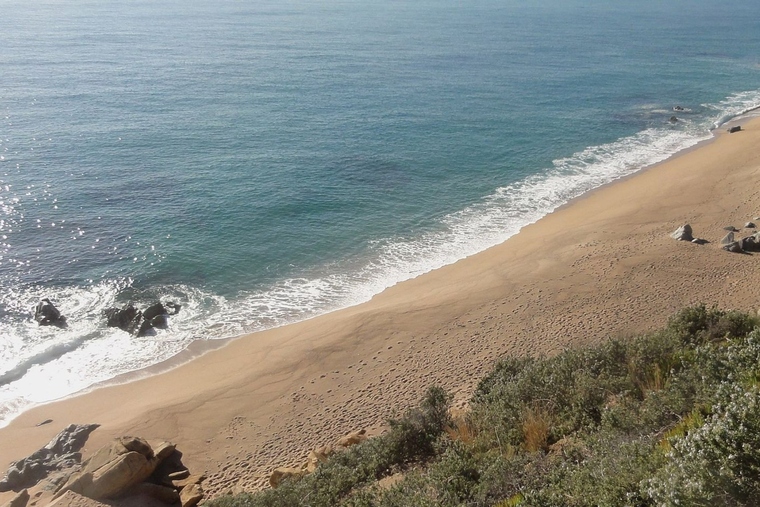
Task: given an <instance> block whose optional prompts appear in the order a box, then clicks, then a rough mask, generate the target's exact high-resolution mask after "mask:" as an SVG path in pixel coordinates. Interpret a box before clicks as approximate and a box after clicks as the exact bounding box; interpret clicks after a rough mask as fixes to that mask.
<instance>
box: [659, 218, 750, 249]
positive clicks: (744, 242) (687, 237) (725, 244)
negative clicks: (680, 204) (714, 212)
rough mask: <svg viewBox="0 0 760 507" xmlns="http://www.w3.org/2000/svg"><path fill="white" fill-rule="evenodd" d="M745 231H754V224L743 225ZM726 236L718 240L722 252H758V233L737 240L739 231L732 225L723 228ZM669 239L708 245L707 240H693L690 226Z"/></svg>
mask: <svg viewBox="0 0 760 507" xmlns="http://www.w3.org/2000/svg"><path fill="white" fill-rule="evenodd" d="M744 228H745V229H755V228H756V225H755V224H754V222H747V223H746V224H744ZM723 230H725V231H727V234H726V235H725V236H723V238H722V239H721V240H720V244H721V245H722V248H723V250H726V251H728V252H733V253H745V252H760V232H755V233H754V234H751V235H749V236H745V237H743V238H739V239H737V237H736V233H738V232H740V231H739V229H737V228H736V227H734V226H733V225H729V226H727V227H724V228H723ZM670 237H671V238H673V239H676V240H679V241H691V242H692V243H700V244H703V243H708V241H707V240H704V239H700V238H695V237H694V236H693V235H692V229H691V225H689V224H684V225H682V226H681V227H679V228H678V229H676V230H675V231H673V232H672V233H671V234H670Z"/></svg>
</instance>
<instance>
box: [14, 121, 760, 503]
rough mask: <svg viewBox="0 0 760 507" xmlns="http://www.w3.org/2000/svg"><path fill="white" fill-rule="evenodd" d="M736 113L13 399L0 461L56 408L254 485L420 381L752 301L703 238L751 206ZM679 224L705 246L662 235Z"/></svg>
mask: <svg viewBox="0 0 760 507" xmlns="http://www.w3.org/2000/svg"><path fill="white" fill-rule="evenodd" d="M743 123H744V128H745V131H743V132H740V133H735V134H730V135H729V134H719V135H718V138H717V139H716V140H715V141H713V142H710V143H707V144H705V145H703V146H701V147H699V148H697V149H694V150H691V151H688V152H686V153H684V154H682V155H680V156H678V157H676V158H673V159H671V160H669V161H667V162H665V163H663V164H660V165H658V166H656V167H653V168H651V169H648V170H646V171H644V172H641V173H639V174H637V175H635V176H633V177H630V178H628V179H626V180H624V181H620V182H617V183H614V184H612V185H608V186H606V187H604V188H602V189H599V190H597V191H594V192H592V193H591V194H589V195H587V196H584V197H583V198H581V199H579V200H576V201H575V202H573V203H571V204H570V205H568V206H566V207H564V208H563V209H561V210H558V211H557V212H555V213H553V214H551V215H549V216H547V217H545V218H544V219H542V220H540V221H539V222H537V223H536V224H534V225H531V226H528V227H526V228H525V229H524V230H523V231H522V232H520V233H519V234H518V235H516V236H515V237H513V238H511V239H510V240H508V241H506V242H505V243H503V244H501V245H499V246H496V247H494V248H491V249H490V250H488V251H485V252H483V253H481V254H478V255H475V256H473V257H470V258H467V259H464V260H462V261H459V262H457V263H456V264H453V265H451V266H447V267H444V268H442V269H439V270H436V271H434V272H431V273H428V274H426V275H423V276H420V277H418V278H416V279H414V280H410V281H408V282H404V283H401V284H398V285H397V286H395V287H392V288H391V289H388V290H387V291H385V292H383V293H382V294H380V295H378V296H376V297H375V298H373V299H372V300H371V301H370V302H368V303H365V304H362V305H359V306H356V307H353V308H348V309H345V310H341V311H338V312H334V313H331V314H329V315H325V316H322V317H319V318H315V319H312V320H309V321H306V322H302V323H299V324H294V325H290V326H286V327H283V328H279V329H275V330H270V331H266V332H262V333H256V334H252V335H249V336H246V337H243V338H241V339H238V340H234V341H232V342H230V343H229V344H228V345H226V346H225V347H223V348H221V349H218V350H215V351H211V352H209V353H207V354H205V355H203V356H201V357H199V358H197V359H195V360H193V361H191V362H189V363H187V364H185V365H183V366H180V367H178V368H176V369H173V370H171V371H169V372H167V373H163V374H160V375H155V376H151V377H148V378H145V379H142V380H137V381H134V382H130V383H128V384H123V385H118V386H111V387H106V388H102V389H98V390H95V391H93V392H91V393H88V394H85V395H81V396H77V397H74V398H70V399H67V400H63V401H60V402H56V403H51V404H48V405H45V406H41V407H37V408H35V409H33V410H30V411H28V412H26V413H24V414H22V415H21V416H20V417H18V418H17V419H16V420H15V421H13V422H12V423H11V424H10V425H9V426H8V427H6V428H4V429H2V430H0V469H2V470H4V469H5V465H6V464H7V463H9V462H10V461H12V460H15V459H18V458H21V457H23V456H26V455H28V454H29V453H30V452H33V451H34V450H36V449H37V448H39V447H41V446H42V445H44V444H45V443H46V442H47V441H48V440H49V439H50V438H51V437H53V436H54V435H55V434H56V433H57V432H58V431H59V430H60V429H62V428H63V427H64V426H65V425H67V424H69V423H71V422H75V423H100V424H101V425H102V426H101V427H100V428H99V429H98V430H96V431H95V432H94V433H93V434H92V436H91V437H90V441H89V442H88V445H87V447H86V452H85V455H87V452H92V451H93V450H95V449H97V448H98V447H99V446H101V445H103V444H104V443H106V442H107V441H108V440H110V439H111V438H113V437H115V436H119V435H124V434H129V435H137V436H143V437H145V438H149V439H154V438H155V439H168V440H171V441H174V442H176V443H177V444H178V446H179V449H180V450H181V451H182V452H183V453H184V458H183V459H184V462H185V463H186V464H187V465H189V467H190V469H191V470H192V471H193V472H201V471H204V470H205V471H207V472H208V474H209V479H208V481H207V482H206V484H205V485H206V488H207V490H208V491H209V492H210V493H211V494H212V495H218V494H220V493H222V492H225V491H228V490H229V489H230V488H233V487H238V488H243V489H255V488H258V487H261V486H262V485H263V484H265V483H266V477H267V473H268V472H269V471H270V470H271V469H272V468H274V467H276V466H283V465H299V464H300V463H301V462H303V461H304V459H305V458H306V456H307V454H308V451H309V450H310V449H312V448H314V447H316V446H319V445H324V444H327V443H331V442H333V441H334V440H335V439H336V438H338V437H340V436H342V435H344V434H346V433H348V432H349V431H352V430H355V429H358V428H367V429H369V430H370V431H375V432H376V431H378V430H379V429H380V428H381V427H382V425H383V424H384V421H385V420H386V419H387V418H388V417H389V416H392V415H394V414H398V413H400V412H401V411H403V410H404V409H406V408H407V407H409V406H411V405H412V404H414V403H416V402H417V401H418V400H419V398H420V396H421V395H422V393H423V392H424V390H425V389H426V388H427V387H428V386H430V385H431V384H438V385H441V386H443V387H445V388H446V389H447V390H449V391H450V392H452V393H454V394H455V399H456V400H457V402H458V403H462V402H463V401H464V400H466V399H467V398H468V396H469V394H470V393H471V392H472V389H473V387H474V386H475V385H476V383H477V381H478V379H479V378H480V377H481V376H482V375H483V374H485V373H486V372H487V371H488V370H489V369H490V368H491V366H492V365H493V363H494V361H495V360H496V359H497V358H499V357H501V356H504V355H505V354H533V355H537V354H553V353H556V352H558V351H560V350H562V349H564V348H566V347H573V346H579V345H583V344H589V343H595V342H600V341H602V340H605V339H608V338H610V337H620V336H625V335H629V334H631V333H634V332H639V331H642V330H647V329H651V328H655V327H658V326H661V325H662V324H664V323H665V322H666V320H667V319H668V317H669V316H671V315H672V314H673V313H674V312H676V311H677V310H678V309H680V308H682V307H684V306H686V305H690V304H694V303H699V302H704V303H706V304H708V305H713V304H717V305H719V306H720V307H723V308H737V309H743V310H754V309H755V308H757V306H758V305H760V269H758V268H759V267H760V255H742V254H731V253H728V252H725V251H723V250H721V247H720V244H719V242H720V239H721V238H722V237H723V235H724V234H725V231H724V230H723V227H724V226H727V225H734V226H736V227H739V228H741V227H742V226H743V225H744V223H745V222H747V221H750V220H753V219H754V217H755V216H758V215H760V187H758V185H757V181H758V179H760V149H759V147H760V120H757V119H756V120H753V121H750V122H747V121H745V122H743ZM759 222H760V221H759ZM684 223H690V224H691V225H692V226H693V228H694V234H695V236H698V237H702V238H705V239H707V240H709V241H710V243H709V244H706V245H696V244H692V243H687V242H678V241H674V240H673V239H671V238H670V237H669V233H670V232H671V231H673V230H674V229H676V228H677V227H678V226H679V225H681V224H684ZM744 232H747V233H749V231H744ZM46 419H52V420H53V423H51V424H47V425H44V426H40V427H36V426H35V425H36V424H37V423H39V422H41V421H44V420H46ZM4 501H7V498H6V497H5V496H0V504H1V503H2V502H4Z"/></svg>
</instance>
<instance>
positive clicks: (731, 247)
mask: <svg viewBox="0 0 760 507" xmlns="http://www.w3.org/2000/svg"><path fill="white" fill-rule="evenodd" d="M723 250H725V251H727V252H733V253H742V252H743V250H742V246H741V244H740V243H739V242H738V241H734V242H733V243H729V244H728V245H724V246H723Z"/></svg>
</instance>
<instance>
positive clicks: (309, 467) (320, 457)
mask: <svg viewBox="0 0 760 507" xmlns="http://www.w3.org/2000/svg"><path fill="white" fill-rule="evenodd" d="M334 452H335V451H334V450H333V448H332V446H329V445H325V446H322V447H317V448H316V449H313V450H312V451H311V452H309V458H308V459H307V461H306V471H307V472H309V473H312V472H314V470H316V469H317V467H318V466H319V464H320V463H324V462H325V461H327V458H329V457H330V455H331V454H333V453H334Z"/></svg>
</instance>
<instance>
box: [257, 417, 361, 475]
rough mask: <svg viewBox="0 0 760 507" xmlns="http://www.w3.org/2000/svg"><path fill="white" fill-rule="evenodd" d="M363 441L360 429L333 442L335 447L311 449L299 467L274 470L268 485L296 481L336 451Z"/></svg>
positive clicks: (326, 446)
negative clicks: (287, 480)
mask: <svg viewBox="0 0 760 507" xmlns="http://www.w3.org/2000/svg"><path fill="white" fill-rule="evenodd" d="M365 440H367V435H366V430H363V429H361V430H357V431H352V432H351V433H349V434H348V435H346V436H344V437H341V438H340V439H338V441H337V442H335V445H325V446H322V447H318V448H316V449H313V450H312V451H311V452H309V457H308V458H307V459H306V462H305V463H304V464H303V465H301V466H300V467H279V468H276V469H275V470H274V471H273V472H272V474H271V475H270V476H269V485H270V486H272V487H273V488H276V487H278V486H279V485H280V484H282V481H284V480H285V479H291V480H298V479H300V478H302V477H304V476H305V475H308V474H310V473H312V472H314V470H316V469H317V467H318V466H319V464H320V463H324V462H325V461H327V459H328V458H329V457H330V456H332V455H333V454H335V453H336V452H337V451H340V450H343V449H346V448H348V447H351V446H352V445H356V444H359V443H361V442H364V441H365Z"/></svg>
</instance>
